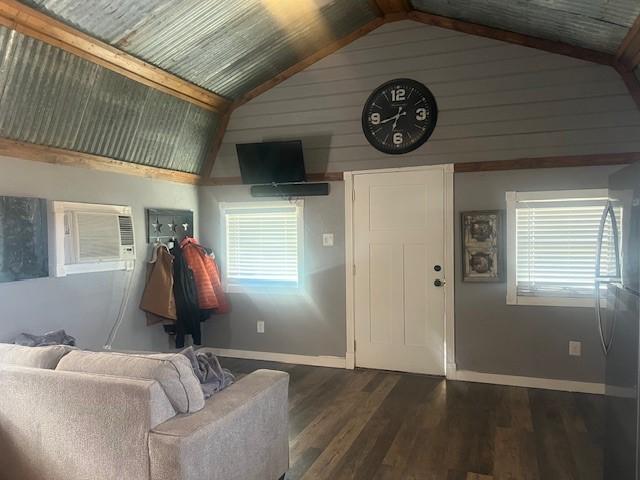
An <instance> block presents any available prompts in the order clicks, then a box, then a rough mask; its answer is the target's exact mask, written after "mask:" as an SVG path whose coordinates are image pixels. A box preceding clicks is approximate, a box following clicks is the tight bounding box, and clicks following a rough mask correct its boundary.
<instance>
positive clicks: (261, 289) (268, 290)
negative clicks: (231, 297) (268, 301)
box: [225, 284, 302, 295]
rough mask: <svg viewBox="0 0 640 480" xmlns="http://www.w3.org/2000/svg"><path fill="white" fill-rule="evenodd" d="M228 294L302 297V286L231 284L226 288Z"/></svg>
mask: <svg viewBox="0 0 640 480" xmlns="http://www.w3.org/2000/svg"><path fill="white" fill-rule="evenodd" d="M225 292H227V293H244V294H245V295H302V289H301V287H300V285H298V286H296V287H293V286H281V285H242V284H229V285H226V287H225Z"/></svg>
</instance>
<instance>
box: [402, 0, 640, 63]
mask: <svg viewBox="0 0 640 480" xmlns="http://www.w3.org/2000/svg"><path fill="white" fill-rule="evenodd" d="M411 3H412V5H413V6H414V8H416V9H417V10H420V11H423V12H427V13H433V14H436V15H442V16H445V17H452V18H456V19H459V20H464V21H468V22H473V23H479V24H482V25H488V26H490V27H494V28H500V29H503V30H509V31H513V32H518V33H522V34H526V35H531V36H535V37H539V38H545V39H548V40H555V41H561V42H564V43H569V44H572V45H576V46H580V47H584V48H589V49H592V50H598V51H601V52H608V53H615V51H616V50H617V48H618V46H619V45H620V44H621V43H622V40H623V39H624V37H625V35H626V34H627V32H628V31H629V28H630V27H631V25H632V24H633V22H634V21H635V19H636V18H637V17H638V15H640V2H639V1H638V0H411Z"/></svg>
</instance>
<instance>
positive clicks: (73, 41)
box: [0, 0, 230, 112]
mask: <svg viewBox="0 0 640 480" xmlns="http://www.w3.org/2000/svg"><path fill="white" fill-rule="evenodd" d="M0 25H3V26H5V27H7V28H11V29H13V30H16V31H18V32H20V33H22V34H24V35H27V36H29V37H32V38H36V39H38V40H41V41H43V42H45V43H48V44H50V45H53V46H55V47H58V48H61V49H63V50H66V51H67V52H70V53H72V54H74V55H77V56H79V57H81V58H84V59H85V60H88V61H90V62H93V63H96V64H98V65H101V66H103V67H105V68H108V69H110V70H113V71H115V72H117V73H119V74H121V75H124V76H125V77H128V78H130V79H132V80H135V81H136V82H139V83H142V84H144V85H146V86H148V87H151V88H155V89H156V90H160V91H162V92H164V93H168V94H169V95H173V96H175V97H178V98H180V99H182V100H186V101H188V102H191V103H194V104H196V105H198V106H200V107H203V108H206V109H208V110H215V111H219V112H226V111H227V110H228V109H229V105H230V102H229V100H227V99H226V98H223V97H221V96H219V95H216V94H215V93H212V92H209V91H208V90H205V89H204V88H202V87H199V86H197V85H194V84H192V83H189V82H187V81H185V80H183V79H181V78H178V77H176V76H175V75H172V74H170V73H168V72H165V71H164V70H162V69H160V68H158V67H155V66H153V65H151V64H149V63H146V62H144V61H142V60H140V59H138V58H135V57H133V56H132V55H129V54H127V53H125V52H123V51H121V50H118V49H117V48H114V47H112V46H111V45H108V44H106V43H104V42H101V41H100V40H97V39H95V38H93V37H90V36H89V35H86V34H84V33H82V32H80V31H78V30H76V29H74V28H71V27H69V26H67V25H65V24H64V23H62V22H60V21H58V20H55V19H53V18H51V17H49V16H47V15H45V14H44V13H41V12H38V11H37V10H34V9H33V8H30V7H27V6H26V5H23V4H21V3H19V2H17V1H16V0H0Z"/></svg>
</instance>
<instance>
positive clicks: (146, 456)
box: [0, 344, 289, 480]
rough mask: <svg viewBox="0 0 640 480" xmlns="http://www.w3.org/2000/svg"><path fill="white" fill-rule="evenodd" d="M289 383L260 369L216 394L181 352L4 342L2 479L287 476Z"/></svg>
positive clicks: (267, 479) (261, 479)
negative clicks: (207, 390)
mask: <svg viewBox="0 0 640 480" xmlns="http://www.w3.org/2000/svg"><path fill="white" fill-rule="evenodd" d="M183 359H184V361H183ZM288 382H289V377H288V375H287V374H286V373H283V372H278V371H272V370H258V371H256V372H254V373H252V374H250V375H247V376H246V377H244V378H242V379H241V380H239V381H238V382H237V383H235V384H234V385H231V386H230V387H229V388H227V389H226V390H223V391H222V392H220V393H218V394H216V395H214V396H213V397H212V398H210V399H209V400H206V401H205V400H204V397H203V395H202V391H201V390H200V386H199V384H198V381H197V379H196V377H195V375H194V374H193V371H191V370H190V367H189V364H188V361H187V360H186V358H185V357H183V356H182V355H178V354H164V355H163V354H160V355H143V356H141V355H126V354H116V353H100V352H86V351H81V350H76V349H72V348H70V347H63V346H52V347H34V348H30V347H19V346H15V345H7V344H0V479H2V480H45V479H46V480H138V479H139V480H145V479H149V480H276V479H278V478H280V477H282V476H283V475H284V473H285V472H286V470H287V468H288V463H289V447H288V426H287V410H288V408H287V391H288Z"/></svg>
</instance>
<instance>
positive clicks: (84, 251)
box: [77, 213, 120, 262]
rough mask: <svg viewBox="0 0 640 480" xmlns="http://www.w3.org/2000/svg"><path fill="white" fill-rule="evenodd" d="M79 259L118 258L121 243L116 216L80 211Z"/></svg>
mask: <svg viewBox="0 0 640 480" xmlns="http://www.w3.org/2000/svg"><path fill="white" fill-rule="evenodd" d="M77 222H78V242H79V255H78V256H79V260H80V261H81V262H86V261H91V260H94V259H117V258H119V257H120V245H118V241H117V238H118V237H117V236H116V235H117V230H116V228H117V224H116V222H115V219H114V216H113V215H109V214H100V213H78V215H77Z"/></svg>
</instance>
